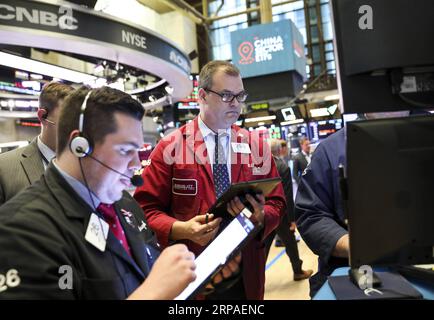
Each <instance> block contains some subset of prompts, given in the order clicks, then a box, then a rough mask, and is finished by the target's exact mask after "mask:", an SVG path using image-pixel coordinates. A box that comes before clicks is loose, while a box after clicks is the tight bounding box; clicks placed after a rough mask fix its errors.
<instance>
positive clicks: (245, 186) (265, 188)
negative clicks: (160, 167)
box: [208, 178, 281, 219]
mask: <svg viewBox="0 0 434 320" xmlns="http://www.w3.org/2000/svg"><path fill="white" fill-rule="evenodd" d="M280 182H281V179H280V178H269V179H261V180H253V181H246V182H239V183H234V184H232V185H231V186H230V187H229V189H228V190H226V192H225V193H224V194H223V195H222V196H221V197H220V198H218V199H217V201H216V202H215V203H214V205H213V206H212V207H211V208H209V209H208V212H209V213H213V214H214V217H221V218H224V219H233V217H232V216H231V215H230V214H229V213H228V212H227V203H228V202H230V201H231V200H232V199H233V198H235V197H239V198H240V200H241V202H242V203H244V205H245V206H246V207H247V208H249V209H250V210H252V208H251V207H249V206H250V202H248V201H247V199H246V198H245V196H246V194H251V195H253V196H254V195H255V194H258V193H262V194H263V195H264V196H267V195H268V194H269V193H270V192H271V191H273V190H274V188H275V187H276V186H277V185H278V184H279V183H280Z"/></svg>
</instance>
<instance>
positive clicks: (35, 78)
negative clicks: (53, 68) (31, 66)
mask: <svg viewBox="0 0 434 320" xmlns="http://www.w3.org/2000/svg"><path fill="white" fill-rule="evenodd" d="M30 79H32V80H43V79H44V77H43V76H41V75H40V74H35V73H31V74H30Z"/></svg>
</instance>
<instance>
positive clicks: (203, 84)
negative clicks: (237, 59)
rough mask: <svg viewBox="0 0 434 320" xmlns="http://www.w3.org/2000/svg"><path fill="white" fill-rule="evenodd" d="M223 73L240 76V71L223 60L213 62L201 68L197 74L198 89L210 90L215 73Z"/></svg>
mask: <svg viewBox="0 0 434 320" xmlns="http://www.w3.org/2000/svg"><path fill="white" fill-rule="evenodd" d="M220 70H221V71H223V72H224V73H226V74H227V75H230V76H233V77H237V76H239V75H240V70H239V69H238V68H237V67H236V66H235V65H233V64H232V63H230V62H227V61H223V60H214V61H210V62H208V63H207V64H206V65H204V66H203V68H202V70H201V71H200V74H199V87H200V88H203V89H211V87H212V78H213V76H214V74H216V72H217V71H220Z"/></svg>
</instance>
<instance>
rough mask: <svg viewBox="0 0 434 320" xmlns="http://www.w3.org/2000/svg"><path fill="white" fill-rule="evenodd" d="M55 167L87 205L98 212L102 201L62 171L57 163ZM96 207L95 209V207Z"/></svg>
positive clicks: (54, 162)
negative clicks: (97, 209)
mask: <svg viewBox="0 0 434 320" xmlns="http://www.w3.org/2000/svg"><path fill="white" fill-rule="evenodd" d="M53 165H54V167H55V168H56V169H57V171H59V173H60V174H61V175H62V177H63V178H64V179H65V180H66V182H67V183H68V184H69V185H70V186H71V188H72V189H74V191H75V192H76V193H77V194H78V195H79V196H80V198H82V199H83V200H84V201H86V203H87V204H88V205H89V206H90V207H91V208H92V209H93V210H96V208H97V207H98V206H99V204H100V203H101V201H100V200H99V199H98V197H97V196H96V195H95V194H94V193H93V192H92V191H90V190H89V189H88V188H86V186H85V185H84V184H83V183H81V182H80V181H78V180H77V179H75V178H74V177H72V176H70V175H69V174H68V173H66V172H65V171H64V170H62V169H61V168H60V167H59V165H58V164H57V163H56V161H55V160H54V161H53ZM89 192H90V194H91V195H92V198H93V202H92V200H91V198H90V195H89ZM94 206H95V207H94Z"/></svg>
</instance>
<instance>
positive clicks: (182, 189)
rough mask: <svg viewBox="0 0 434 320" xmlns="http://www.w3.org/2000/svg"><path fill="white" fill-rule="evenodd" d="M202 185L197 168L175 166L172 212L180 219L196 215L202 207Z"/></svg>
mask: <svg viewBox="0 0 434 320" xmlns="http://www.w3.org/2000/svg"><path fill="white" fill-rule="evenodd" d="M200 188H201V186H200V184H199V179H198V175H197V170H193V169H190V168H189V169H185V168H182V169H179V168H174V170H173V176H172V188H171V191H172V213H173V214H174V216H175V217H176V218H177V219H179V220H183V221H186V220H189V219H191V218H192V217H194V216H196V214H197V213H198V211H199V207H200V199H201V196H200V194H201V190H200Z"/></svg>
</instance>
